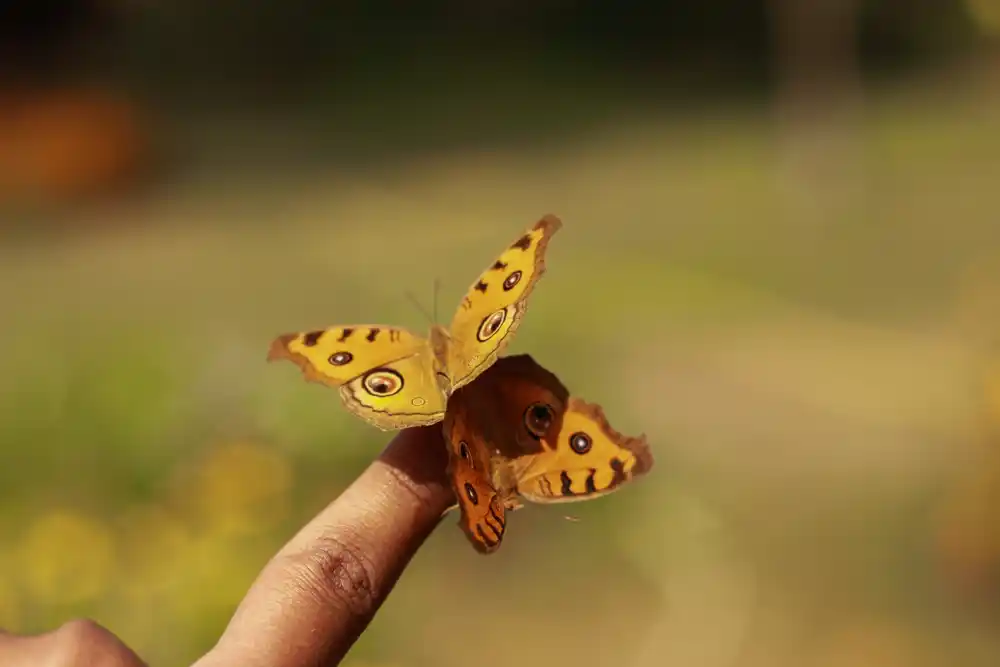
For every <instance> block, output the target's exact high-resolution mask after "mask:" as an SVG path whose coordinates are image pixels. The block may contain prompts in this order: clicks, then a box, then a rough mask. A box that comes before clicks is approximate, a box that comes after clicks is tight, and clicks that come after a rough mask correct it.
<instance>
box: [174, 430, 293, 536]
mask: <svg viewBox="0 0 1000 667" xmlns="http://www.w3.org/2000/svg"><path fill="white" fill-rule="evenodd" d="M291 485H292V469H291V466H290V465H289V464H288V462H287V461H286V460H285V459H284V458H283V457H282V456H280V455H279V454H278V453H277V452H276V451H274V450H272V449H268V448H265V447H260V446H257V445H253V444H250V443H244V442H236V443H231V444H226V445H222V446H220V447H218V448H216V449H215V450H214V451H212V452H211V453H210V454H209V456H208V457H207V458H206V459H205V461H204V463H203V465H202V467H201V469H200V470H199V471H198V473H197V475H196V477H195V480H194V484H193V485H192V486H193V488H191V489H190V490H189V491H188V492H187V493H189V494H190V495H189V496H188V497H187V498H186V501H187V502H188V503H193V504H194V507H193V508H192V509H193V510H194V511H195V512H196V513H197V517H198V518H199V519H200V520H202V521H204V522H205V523H207V524H208V526H209V528H210V530H212V531H213V532H216V533H223V534H228V535H251V534H254V533H258V532H260V531H261V530H264V529H266V528H269V527H270V526H272V525H274V524H275V523H276V522H277V521H280V520H281V519H282V518H283V517H284V515H285V513H286V511H287V510H288V498H287V493H288V490H289V489H290V488H291ZM186 495H187V494H186Z"/></svg>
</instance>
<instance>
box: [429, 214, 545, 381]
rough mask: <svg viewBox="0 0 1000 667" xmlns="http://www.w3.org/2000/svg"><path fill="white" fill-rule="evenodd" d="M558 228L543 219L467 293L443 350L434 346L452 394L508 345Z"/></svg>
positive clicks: (543, 267) (503, 254) (494, 263)
mask: <svg viewBox="0 0 1000 667" xmlns="http://www.w3.org/2000/svg"><path fill="white" fill-rule="evenodd" d="M561 227H562V222H561V221H560V220H559V219H558V218H556V217H555V216H552V215H547V216H545V217H544V218H542V219H541V220H539V221H538V222H537V223H535V225H534V226H533V227H531V228H530V229H528V230H526V231H525V233H524V234H522V235H521V236H520V237H518V239H517V240H516V241H515V242H514V243H513V244H512V245H511V246H510V247H509V248H507V249H506V250H505V251H504V252H503V253H502V254H501V255H500V257H499V258H498V259H497V260H496V261H495V262H493V264H492V265H491V266H490V268H488V269H486V271H484V272H483V273H482V274H481V275H480V276H479V278H478V279H477V280H476V282H474V283H473V284H472V286H471V287H470V288H469V291H468V293H467V294H466V295H465V297H464V298H463V299H462V303H461V305H460V306H459V308H458V312H457V313H455V317H454V318H453V319H452V322H451V325H450V326H449V328H448V331H447V334H446V337H447V345H446V346H444V345H436V348H437V349H438V350H439V354H442V356H443V357H444V358H443V359H442V362H443V364H442V365H443V366H444V367H445V368H446V369H447V373H448V377H449V378H450V380H451V385H452V387H453V389H458V388H459V387H462V386H464V385H466V384H468V383H470V382H472V380H474V379H475V378H476V377H477V376H478V375H479V374H481V373H482V372H483V371H485V370H486V369H487V368H489V367H490V365H491V364H493V362H495V361H496V359H497V356H498V355H499V353H500V352H501V351H502V350H503V349H504V347H505V346H506V345H507V344H508V343H509V342H510V340H511V339H512V337H513V335H514V332H515V331H516V330H517V327H518V325H519V324H520V322H521V319H522V318H523V317H524V313H525V311H526V309H527V307H528V297H529V295H530V294H531V291H532V289H533V288H534V286H535V283H536V282H538V279H539V278H541V277H542V274H543V273H545V254H546V250H547V248H548V244H549V240H550V239H551V238H552V235H553V234H555V233H556V232H557V231H559V229H560V228H561ZM432 337H434V335H433V334H432ZM439 337H440V332H439ZM442 350H443V353H442V352H441V351H442Z"/></svg>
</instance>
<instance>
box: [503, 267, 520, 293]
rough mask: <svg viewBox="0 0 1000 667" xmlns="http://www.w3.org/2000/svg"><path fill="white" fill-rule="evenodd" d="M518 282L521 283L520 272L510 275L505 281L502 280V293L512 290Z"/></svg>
mask: <svg viewBox="0 0 1000 667" xmlns="http://www.w3.org/2000/svg"><path fill="white" fill-rule="evenodd" d="M519 282H521V272H520V271H515V272H514V273H512V274H510V275H509V276H507V278H506V279H504V281H503V291H504V292H509V291H511V290H512V289H514V287H515V286H516V285H517V284H518V283H519Z"/></svg>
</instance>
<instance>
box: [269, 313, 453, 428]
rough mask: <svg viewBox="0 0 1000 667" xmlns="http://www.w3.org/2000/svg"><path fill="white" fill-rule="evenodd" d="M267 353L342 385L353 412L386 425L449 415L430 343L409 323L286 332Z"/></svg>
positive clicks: (319, 378)
mask: <svg viewBox="0 0 1000 667" xmlns="http://www.w3.org/2000/svg"><path fill="white" fill-rule="evenodd" d="M267 359H268V361H274V360H276V359H287V360H289V361H291V362H293V363H294V364H295V365H297V366H298V367H299V368H300V369H301V370H302V372H303V374H304V375H305V377H306V379H307V380H309V381H312V382H320V383H323V384H325V385H327V386H330V387H337V388H339V389H340V396H341V399H342V400H343V401H344V404H345V405H346V406H347V408H348V409H349V410H350V411H351V412H353V413H354V414H356V415H358V416H359V417H361V418H362V419H364V420H365V421H367V422H369V423H371V424H373V425H375V426H377V427H378V428H381V429H383V430H394V429H401V428H408V427H411V426H423V425H427V424H433V423H435V422H439V421H441V420H442V419H443V418H444V413H445V404H446V398H445V394H444V392H443V391H442V389H441V387H440V386H439V381H438V378H437V375H436V373H435V358H434V355H433V353H432V351H431V348H430V345H429V343H428V341H427V339H425V338H422V337H420V336H417V335H415V334H413V333H412V332H410V331H407V330H406V329H400V328H394V327H382V326H371V325H354V326H340V327H330V328H328V329H319V330H316V331H309V332H301V333H291V334H284V335H282V336H278V337H277V338H276V339H274V341H272V343H271V348H270V350H269V352H268V355H267Z"/></svg>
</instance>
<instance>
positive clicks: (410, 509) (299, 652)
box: [0, 426, 454, 667]
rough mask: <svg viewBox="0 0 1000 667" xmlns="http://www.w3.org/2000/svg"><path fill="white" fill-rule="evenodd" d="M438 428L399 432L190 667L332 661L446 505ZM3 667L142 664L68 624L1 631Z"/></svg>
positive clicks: (266, 572)
mask: <svg viewBox="0 0 1000 667" xmlns="http://www.w3.org/2000/svg"><path fill="white" fill-rule="evenodd" d="M446 462H447V456H446V450H445V447H444V445H443V443H442V442H441V428H440V426H427V427H421V428H411V429H407V430H405V431H402V432H400V433H399V434H398V435H397V436H396V437H395V438H393V439H392V441H391V442H390V443H389V445H388V446H387V447H386V449H385V451H383V452H382V454H381V455H380V456H379V458H378V459H377V460H376V461H375V462H374V463H372V464H371V465H370V466H369V467H368V468H367V469H366V470H365V471H364V472H363V473H361V476H360V477H358V478H357V479H356V480H355V481H354V483H353V484H351V485H350V486H349V487H348V488H347V489H346V490H345V491H344V492H343V493H342V494H341V495H340V496H339V497H338V498H337V499H336V500H334V501H333V502H332V503H331V504H330V505H328V506H327V507H326V508H325V509H324V510H323V511H322V512H320V513H319V515H317V516H316V517H315V518H314V519H313V520H312V521H310V522H309V523H308V524H307V525H306V526H305V527H304V528H303V529H302V530H300V531H299V533H298V534H297V535H296V536H295V537H293V538H292V539H291V541H289V542H288V544H286V545H285V546H284V547H282V549H281V550H280V551H279V552H278V553H277V555H275V556H274V558H272V559H271V560H270V562H268V564H267V565H266V566H265V567H264V569H263V571H261V573H260V575H259V576H258V577H257V580H256V581H255V582H254V583H253V585H252V586H251V587H250V590H249V591H248V592H247V595H246V597H244V598H243V601H242V602H241V603H240V606H239V608H238V609H237V610H236V613H235V614H234V615H233V618H232V620H231V621H230V622H229V626H228V627H227V628H226V630H225V632H224V633H223V635H222V637H221V638H220V639H219V642H218V643H217V644H216V645H215V646H214V647H213V648H212V649H211V650H210V651H209V652H208V653H206V654H205V655H204V656H202V657H201V658H199V659H198V660H197V661H196V662H195V663H194V665H193V666H192V667H258V666H260V667H264V666H265V665H266V666H267V667H313V666H315V665H323V666H327V665H329V666H332V665H336V664H338V663H339V662H340V661H341V659H343V657H344V655H345V654H346V653H347V651H348V650H349V649H350V648H351V646H352V645H353V644H354V642H355V640H357V638H358V637H359V636H360V635H361V633H362V632H363V631H364V629H365V628H366V627H367V626H368V624H369V623H370V622H371V620H372V618H373V617H374V615H375V612H376V611H378V608H379V607H380V606H381V604H382V602H383V601H384V600H385V598H386V596H387V595H388V594H389V591H390V590H392V587H393V585H394V584H395V583H396V580H397V579H398V578H399V575H400V574H402V572H403V569H404V568H405V567H406V565H407V563H409V561H410V558H412V557H413V555H414V554H415V553H416V551H417V549H418V548H419V547H420V545H421V544H423V541H424V540H425V539H426V538H427V536H428V535H430V533H431V531H433V530H434V528H435V526H437V524H438V521H440V519H441V516H442V514H443V513H444V511H445V510H446V509H447V508H448V507H449V506H450V505H452V504H453V503H454V496H453V494H452V492H451V487H450V486H449V485H448V482H447V479H446V477H445V474H444V472H445V466H446ZM0 665H3V666H4V667H39V666H41V665H45V666H46V667H84V666H86V667H144V666H145V663H144V662H143V661H142V660H141V659H140V658H139V657H138V656H137V655H136V654H135V653H134V652H133V651H132V650H131V649H129V648H128V647H127V646H125V644H123V643H122V642H121V641H120V640H119V639H118V638H117V637H115V636H114V635H113V634H112V633H111V632H109V631H108V630H106V629H104V628H102V627H101V626H99V625H97V624H96V623H93V622H90V621H79V620H78V621H71V622H69V623H67V624H65V625H63V626H62V627H60V628H59V629H58V630H55V631H54V632H50V633H47V634H44V635H37V636H33V637H20V636H16V635H10V634H5V633H3V632H2V631H0Z"/></svg>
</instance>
